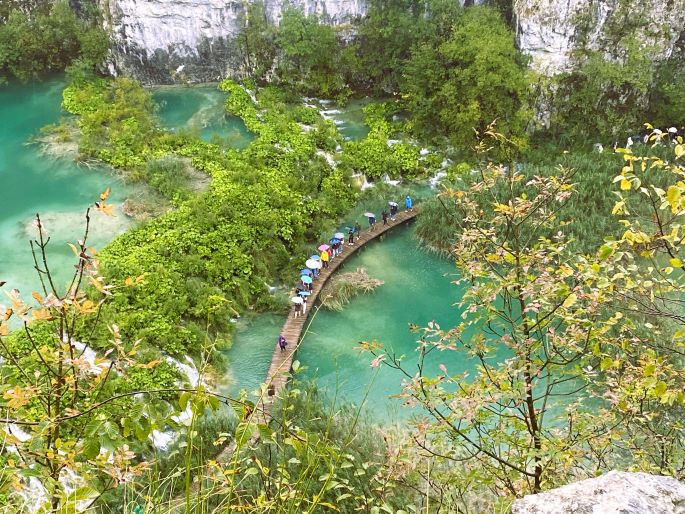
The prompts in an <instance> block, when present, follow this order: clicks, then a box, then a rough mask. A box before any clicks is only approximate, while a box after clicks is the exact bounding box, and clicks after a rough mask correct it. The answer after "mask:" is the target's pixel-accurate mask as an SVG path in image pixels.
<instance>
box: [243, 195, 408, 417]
mask: <svg viewBox="0 0 685 514" xmlns="http://www.w3.org/2000/svg"><path fill="white" fill-rule="evenodd" d="M417 214H418V211H417V208H416V207H414V209H412V210H410V211H402V212H400V213H398V214H397V215H396V216H395V221H391V220H390V218H388V224H387V225H383V221H382V220H381V221H379V222H377V223H376V225H375V226H374V228H373V230H371V229H367V230H363V231H362V232H361V233H360V235H359V238H357V239H356V240H355V242H354V245H353V246H348V245H347V243H345V246H344V249H343V252H342V253H341V254H340V255H338V256H337V257H336V258H335V259H332V260H331V261H330V263H329V265H328V268H327V269H322V270H320V273H319V276H318V277H317V279H316V280H315V281H314V283H313V284H312V286H313V289H312V294H311V295H310V296H309V298H308V299H307V312H306V313H305V314H303V315H300V316H297V317H296V316H295V307H294V306H293V308H292V309H291V311H290V314H288V318H287V319H286V321H285V324H284V325H283V329H282V330H281V334H282V335H283V336H284V337H285V339H286V341H288V347H287V349H286V350H285V351H281V350H280V348H278V345H276V341H274V353H273V356H272V357H271V366H270V367H269V372H268V373H267V376H266V386H267V396H266V397H264V398H262V399H261V401H260V403H259V406H258V409H257V412H256V413H255V414H257V413H258V417H259V418H260V419H259V420H258V422H259V423H268V422H269V421H270V420H271V406H272V405H273V403H274V401H275V400H276V399H277V398H278V396H279V395H280V393H281V392H282V391H283V389H284V388H285V386H286V384H287V383H288V379H289V377H290V370H291V368H292V365H293V360H294V358H295V353H296V352H297V349H298V347H299V346H300V343H301V336H302V331H303V330H304V327H305V324H306V323H307V318H308V317H309V313H310V312H311V311H312V310H313V307H314V306H315V304H316V300H317V298H318V296H319V293H320V292H321V289H322V288H323V286H324V285H325V284H326V282H327V281H328V279H329V278H330V277H331V275H333V273H335V271H336V270H337V269H338V268H339V267H340V266H342V264H343V263H344V262H345V261H346V260H347V259H348V258H349V257H350V256H351V255H353V254H354V253H355V252H356V251H357V250H359V249H360V248H362V247H363V246H364V245H365V244H366V243H368V242H369V241H372V240H374V239H376V238H377V237H378V236H380V235H382V234H385V233H386V232H388V231H389V230H391V229H392V228H394V227H396V226H398V225H401V224H403V223H405V222H406V221H409V220H410V219H412V218H414V217H415V216H416V215H417ZM302 267H304V263H302Z"/></svg>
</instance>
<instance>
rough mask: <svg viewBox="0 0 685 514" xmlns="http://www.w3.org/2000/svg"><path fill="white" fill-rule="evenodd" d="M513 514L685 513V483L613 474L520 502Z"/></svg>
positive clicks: (639, 474)
mask: <svg viewBox="0 0 685 514" xmlns="http://www.w3.org/2000/svg"><path fill="white" fill-rule="evenodd" d="M511 511H512V514H571V513H574V514H684V513H685V484H683V483H682V482H679V481H678V480H676V479H675V478H671V477H664V476H655V475H648V474H647V473H625V472H619V471H611V472H609V473H607V474H606V475H602V476H599V477H596V478H590V479H588V480H581V481H580V482H576V483H573V484H569V485H567V486H564V487H560V488H558V489H552V490H551V491H547V492H544V493H540V494H535V495H530V496H526V497H524V498H522V499H520V500H516V501H515V502H514V505H513V506H512V509H511Z"/></svg>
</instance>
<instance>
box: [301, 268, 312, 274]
mask: <svg viewBox="0 0 685 514" xmlns="http://www.w3.org/2000/svg"><path fill="white" fill-rule="evenodd" d="M311 274H312V270H310V269H309V268H305V269H301V270H300V275H311Z"/></svg>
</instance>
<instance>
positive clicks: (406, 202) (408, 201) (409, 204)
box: [404, 195, 412, 211]
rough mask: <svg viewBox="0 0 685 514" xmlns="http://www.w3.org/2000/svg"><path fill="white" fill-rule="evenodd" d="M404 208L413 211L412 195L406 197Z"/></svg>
mask: <svg viewBox="0 0 685 514" xmlns="http://www.w3.org/2000/svg"><path fill="white" fill-rule="evenodd" d="M404 208H405V209H407V210H408V211H411V210H412V209H411V196H409V195H407V197H406V198H405V199H404Z"/></svg>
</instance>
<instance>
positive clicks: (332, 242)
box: [328, 237, 340, 245]
mask: <svg viewBox="0 0 685 514" xmlns="http://www.w3.org/2000/svg"><path fill="white" fill-rule="evenodd" d="M328 242H329V243H331V244H332V245H334V244H336V243H339V242H340V239H336V238H335V237H334V238H333V239H331V240H330V241H328Z"/></svg>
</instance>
